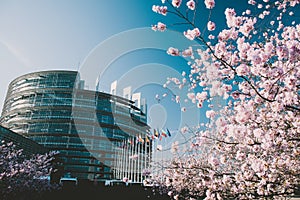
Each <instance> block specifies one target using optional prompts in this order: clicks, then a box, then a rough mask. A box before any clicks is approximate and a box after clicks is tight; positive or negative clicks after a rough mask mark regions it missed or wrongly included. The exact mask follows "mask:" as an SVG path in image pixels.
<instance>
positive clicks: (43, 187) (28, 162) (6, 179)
mask: <svg viewBox="0 0 300 200" xmlns="http://www.w3.org/2000/svg"><path fill="white" fill-rule="evenodd" d="M0 152H1V153H0V197H1V199H4V200H5V199H19V198H21V197H20V196H18V195H21V196H22V195H24V194H25V192H26V193H28V196H27V197H26V198H25V197H22V199H33V198H37V195H39V194H41V193H42V192H43V191H48V190H52V189H55V188H57V187H58V186H57V185H55V184H50V182H49V181H48V180H47V179H45V178H44V177H49V176H50V173H51V171H52V167H51V166H52V163H51V162H52V160H53V158H54V155H55V154H56V153H55V152H50V153H49V154H45V155H39V154H37V155H33V156H32V157H28V156H25V155H24V154H23V153H22V149H16V147H15V146H14V144H13V143H12V142H9V143H6V142H5V141H1V144H0ZM29 194H30V195H29Z"/></svg>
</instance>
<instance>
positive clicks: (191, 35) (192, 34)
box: [183, 28, 200, 40]
mask: <svg viewBox="0 0 300 200" xmlns="http://www.w3.org/2000/svg"><path fill="white" fill-rule="evenodd" d="M183 34H184V36H185V37H186V38H188V39H189V40H194V39H195V38H196V37H199V36H200V31H199V29H198V28H194V29H193V30H190V29H188V30H187V31H184V32H183Z"/></svg>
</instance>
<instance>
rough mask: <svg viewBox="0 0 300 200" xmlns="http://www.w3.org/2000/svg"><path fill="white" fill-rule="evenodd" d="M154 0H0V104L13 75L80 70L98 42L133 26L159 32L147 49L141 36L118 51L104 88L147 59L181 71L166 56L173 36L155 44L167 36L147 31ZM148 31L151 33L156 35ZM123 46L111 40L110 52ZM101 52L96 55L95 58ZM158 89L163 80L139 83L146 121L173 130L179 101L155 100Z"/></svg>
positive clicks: (181, 61)
mask: <svg viewBox="0 0 300 200" xmlns="http://www.w3.org/2000/svg"><path fill="white" fill-rule="evenodd" d="M121 2H122V3H121ZM155 2H156V3H160V2H159V1H152V0H143V1H141V0H126V1H119V0H109V1H104V0H63V1H61V0H51V1H50V0H42V1H41V0H22V1H21V0H0V56H1V58H0V66H1V68H2V73H1V78H0V83H1V84H0V107H1V108H2V106H3V102H4V98H5V95H6V90H7V87H8V84H9V82H11V81H12V80H13V79H15V78H16V77H18V76H21V75H23V74H26V73H30V72H34V71H39V70H53V69H67V70H81V65H82V64H83V63H84V62H85V60H86V59H87V58H88V57H89V55H90V54H91V52H93V50H95V49H97V47H99V46H100V47H101V44H102V43H103V42H106V41H111V40H113V39H111V38H114V36H118V35H119V34H122V33H123V32H124V31H125V32H126V31H130V30H133V31H134V30H135V29H136V28H138V29H145V28H146V29H149V32H151V33H153V35H154V34H158V35H159V34H160V35H159V37H160V38H159V39H158V40H159V41H156V46H155V48H154V49H151V47H149V48H148V47H147V46H145V47H144V46H143V45H144V44H142V43H143V40H149V36H143V35H141V36H138V37H139V38H140V43H141V44H140V45H139V46H140V47H141V49H138V50H135V49H130V48H129V50H130V51H128V52H125V54H124V55H123V54H122V55H117V56H116V58H114V60H111V61H110V62H111V63H110V64H109V67H107V68H106V71H105V74H104V76H102V77H101V84H102V86H103V88H104V90H105V91H107V90H108V89H107V88H108V87H109V84H110V82H112V81H113V80H114V79H118V78H120V77H122V76H124V75H128V72H129V71H130V70H131V69H132V68H139V67H141V66H142V65H151V63H153V64H154V65H163V67H166V69H169V68H174V69H175V72H174V73H175V75H179V74H180V73H178V74H176V71H178V72H181V70H182V69H183V68H184V66H185V65H186V61H185V60H184V59H182V58H173V57H171V56H168V55H167V54H166V53H165V49H166V48H167V47H168V46H169V45H170V44H172V41H170V43H167V44H165V45H164V46H163V47H160V44H162V43H165V42H166V41H167V39H168V38H167V37H168V35H165V36H164V35H162V33H155V32H152V31H151V30H150V27H151V25H152V24H155V23H156V22H157V21H159V20H161V19H160V16H159V15H157V14H155V13H153V12H152V4H153V3H155ZM151 33H150V34H151ZM178 34H179V33H178ZM153 35H151V36H150V37H156V36H153ZM121 39H122V37H121ZM154 39H155V38H154ZM169 39H170V38H169ZM133 43H134V42H133ZM177 43H178V42H177ZM182 43H183V46H182V48H185V47H188V42H187V43H186V44H185V42H182ZM99 44H100V45H99ZM122 46H130V44H128V43H126V38H124V40H123V41H122V40H121V42H119V43H113V44H112V45H111V46H110V49H111V51H112V52H114V50H115V49H118V48H122ZM157 47H159V48H157ZM164 48H165V49H164ZM108 51H109V50H108ZM105 56H106V55H103V57H105ZM101 57H102V55H99V57H98V58H99V59H102V58H101ZM163 67H162V69H163ZM185 67H186V66H185ZM89 73H90V75H94V74H98V73H99V71H97V69H96V70H95V69H93V70H90V71H89ZM158 73H159V74H164V73H165V71H164V70H160V71H159V72H158V71H152V72H151V75H149V74H148V76H149V77H156V74H158ZM133 75H134V74H133ZM131 76H132V74H131ZM168 76H169V75H168V74H164V76H162V77H161V80H163V81H165V78H166V77H168ZM102 80H103V81H102ZM86 81H87V84H88V86H89V88H90V89H93V84H94V82H95V80H86ZM161 89H162V82H161V84H153V83H152V82H151V80H150V79H149V82H147V81H145V82H144V83H143V84H140V85H139V87H138V88H137V90H136V91H142V92H144V97H146V98H147V101H148V105H149V106H148V110H149V113H152V114H151V115H152V116H149V120H150V121H149V122H152V123H154V120H155V123H157V124H156V125H155V126H161V128H162V127H166V126H169V127H171V129H177V128H178V127H177V126H178V124H179V122H180V121H181V120H182V116H181V115H182V114H181V112H180V106H179V105H177V104H174V103H173V102H172V101H170V99H171V96H170V98H169V100H168V101H167V100H164V101H161V102H160V103H161V105H157V101H156V100H155V99H154V96H155V94H156V93H159V95H162V94H163V93H164V91H163V90H161ZM171 93H172V92H171ZM171 93H170V94H171ZM154 104H155V106H154V107H151V105H154ZM170 116H173V117H172V118H171V117H170ZM175 116H176V117H175ZM166 118H168V119H166ZM162 121H165V123H167V122H168V124H165V123H161V122H162Z"/></svg>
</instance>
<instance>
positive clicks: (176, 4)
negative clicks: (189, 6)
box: [172, 0, 182, 8]
mask: <svg viewBox="0 0 300 200" xmlns="http://www.w3.org/2000/svg"><path fill="white" fill-rule="evenodd" d="M181 3H182V0H172V5H173V6H174V7H176V8H179V6H180V5H181Z"/></svg>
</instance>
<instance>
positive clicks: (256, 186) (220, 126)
mask: <svg viewBox="0 0 300 200" xmlns="http://www.w3.org/2000/svg"><path fill="white" fill-rule="evenodd" d="M215 3H218V2H215V0H204V1H197V0H188V1H182V0H162V1H161V2H160V3H159V4H160V5H153V7H152V10H153V11H154V12H156V13H157V14H160V15H162V18H167V17H170V16H172V17H173V19H175V18H174V17H177V19H178V23H176V24H177V25H181V26H180V27H179V28H178V30H182V26H184V30H183V35H184V36H185V37H186V38H187V39H188V40H196V41H198V43H199V47H195V46H193V47H188V48H187V49H177V48H176V47H170V48H169V49H168V51H167V53H168V54H170V55H171V56H183V57H188V58H189V59H190V61H189V62H188V64H189V65H190V71H189V73H183V74H184V77H183V78H184V79H185V80H186V79H188V80H189V81H190V82H189V83H188V82H187V81H178V79H174V78H170V80H168V83H169V84H175V85H177V86H178V87H179V88H183V87H189V89H190V90H189V91H190V93H189V94H187V98H188V99H190V100H191V101H192V102H193V103H195V105H196V106H198V107H199V108H202V109H206V110H205V111H206V117H207V118H208V119H209V123H207V124H205V125H204V126H198V127H187V128H185V131H188V132H190V133H192V134H193V137H192V138H190V139H189V140H188V142H189V145H190V147H189V149H188V150H187V151H186V152H185V153H184V154H180V156H176V155H179V154H175V156H174V158H173V159H172V161H171V162H170V163H169V165H168V166H165V169H166V170H165V171H164V173H163V174H160V176H163V179H161V178H159V179H158V181H161V180H163V181H161V182H160V184H161V185H162V186H163V187H164V188H165V189H166V190H167V191H168V192H169V195H170V196H172V197H173V198H174V199H183V198H186V199H198V198H200V197H203V198H205V199H280V198H283V197H286V196H292V195H293V194H294V193H295V192H296V191H297V190H298V188H299V184H300V179H299V178H300V177H299V171H300V103H299V102H300V101H299V93H300V92H299V87H300V24H298V23H297V19H298V21H299V17H298V18H297V16H295V14H294V12H295V10H297V9H298V10H299V8H300V7H299V3H300V1H299V0H277V1H272V0H260V1H259V0H249V1H248V2H247V1H245V3H247V4H248V5H247V9H245V10H244V11H243V12H238V11H237V10H236V9H235V8H234V7H235V5H232V7H228V8H226V9H225V11H224V19H225V22H226V27H225V28H224V29H222V28H221V27H218V24H217V22H215V21H213V17H212V16H213V15H214V14H215V15H216V14H218V15H219V16H221V14H220V13H216V12H214V9H215V7H216V4H215ZM237 3H240V2H237ZM200 8H204V9H206V11H207V12H204V11H199V10H200ZM197 9H198V10H197ZM202 10H203V9H202ZM197 11H198V12H197ZM205 13H207V15H208V16H203V14H205ZM203 19H207V21H205V23H203ZM171 26H172V25H170V27H171ZM172 27H173V28H174V27H176V26H174V25H173V26H172ZM168 28H169V25H166V24H164V23H162V22H159V23H158V24H157V25H153V26H152V29H153V30H155V31H167V29H168ZM172 80H176V81H172ZM220 97H221V98H223V102H225V105H221V106H218V105H215V104H213V103H212V102H214V99H216V98H220ZM205 105H208V106H207V107H206V106H205ZM173 151H174V150H173ZM175 151H177V152H178V151H180V148H178V145H177V146H176V149H175Z"/></svg>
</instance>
